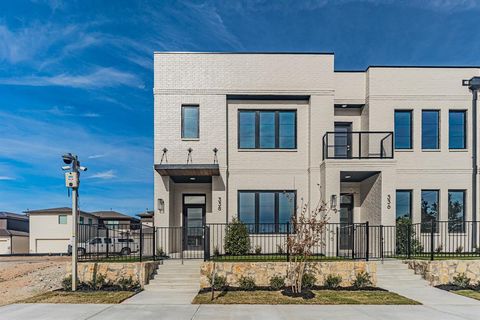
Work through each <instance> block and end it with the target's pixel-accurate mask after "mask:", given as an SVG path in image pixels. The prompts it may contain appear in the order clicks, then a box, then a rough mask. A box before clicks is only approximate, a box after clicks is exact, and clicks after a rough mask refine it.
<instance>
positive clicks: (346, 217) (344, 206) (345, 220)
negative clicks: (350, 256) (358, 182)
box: [340, 194, 353, 250]
mask: <svg viewBox="0 0 480 320" xmlns="http://www.w3.org/2000/svg"><path fill="white" fill-rule="evenodd" d="M352 228H353V194H342V195H340V249H342V250H349V249H352V234H353V230H352Z"/></svg>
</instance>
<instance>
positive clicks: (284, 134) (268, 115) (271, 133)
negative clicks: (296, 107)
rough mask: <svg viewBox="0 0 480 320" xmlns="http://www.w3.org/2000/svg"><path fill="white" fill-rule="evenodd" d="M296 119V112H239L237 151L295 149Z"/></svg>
mask: <svg viewBox="0 0 480 320" xmlns="http://www.w3.org/2000/svg"><path fill="white" fill-rule="evenodd" d="M296 117H297V112H296V111H287V110H285V111H279V110H239V111H238V147H239V149H295V148H296V147H297V120H296Z"/></svg>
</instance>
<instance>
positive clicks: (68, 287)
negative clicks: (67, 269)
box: [62, 275, 72, 291]
mask: <svg viewBox="0 0 480 320" xmlns="http://www.w3.org/2000/svg"><path fill="white" fill-rule="evenodd" d="M62 288H63V290H65V291H72V276H71V275H69V276H66V277H65V278H63V280H62Z"/></svg>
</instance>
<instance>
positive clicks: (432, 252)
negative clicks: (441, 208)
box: [430, 219, 436, 261]
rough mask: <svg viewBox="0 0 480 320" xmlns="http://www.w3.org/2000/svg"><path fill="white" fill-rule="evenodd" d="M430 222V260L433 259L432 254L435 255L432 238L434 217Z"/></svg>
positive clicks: (433, 234)
mask: <svg viewBox="0 0 480 320" xmlns="http://www.w3.org/2000/svg"><path fill="white" fill-rule="evenodd" d="M430 223H431V224H432V228H431V230H430V260H432V261H433V259H434V255H435V251H434V248H433V246H434V245H435V240H434V236H435V223H436V222H435V219H432V220H431V222H430Z"/></svg>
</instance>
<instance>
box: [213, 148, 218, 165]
mask: <svg viewBox="0 0 480 320" xmlns="http://www.w3.org/2000/svg"><path fill="white" fill-rule="evenodd" d="M212 151H213V163H217V164H218V158H217V152H218V149H217V148H216V147H215V148H213V150H212Z"/></svg>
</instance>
